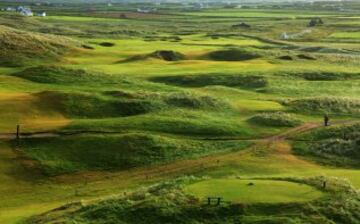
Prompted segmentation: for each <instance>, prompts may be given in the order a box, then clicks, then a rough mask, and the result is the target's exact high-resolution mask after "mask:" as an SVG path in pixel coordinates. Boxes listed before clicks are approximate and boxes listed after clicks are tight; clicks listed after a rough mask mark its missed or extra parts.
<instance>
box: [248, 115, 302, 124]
mask: <svg viewBox="0 0 360 224" xmlns="http://www.w3.org/2000/svg"><path fill="white" fill-rule="evenodd" d="M249 121H250V122H251V123H254V124H260V125H266V126H275V127H294V126H297V125H299V124H301V123H302V122H301V120H299V119H297V118H295V117H293V116H292V115H290V114H287V113H283V112H275V113H262V114H257V115H255V116H253V117H251V118H250V119H249Z"/></svg>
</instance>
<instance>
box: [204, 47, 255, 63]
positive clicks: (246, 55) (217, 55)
mask: <svg viewBox="0 0 360 224" xmlns="http://www.w3.org/2000/svg"><path fill="white" fill-rule="evenodd" d="M206 57H208V58H210V59H212V60H216V61H245V60H251V59H256V58H260V57H261V56H260V55H259V54H257V53H255V52H250V51H247V50H242V49H229V50H219V51H213V52H210V53H208V54H207V55H206Z"/></svg>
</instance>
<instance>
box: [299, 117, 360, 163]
mask: <svg viewBox="0 0 360 224" xmlns="http://www.w3.org/2000/svg"><path fill="white" fill-rule="evenodd" d="M296 139H297V140H301V141H302V142H300V143H297V144H295V147H294V150H295V152H297V153H298V154H301V155H308V156H312V157H313V158H315V159H317V160H318V161H319V162H321V163H325V164H331V165H337V166H355V167H359V164H360V147H359V146H360V125H359V124H355V125H350V126H343V127H330V128H326V129H321V130H317V131H312V132H311V133H308V134H303V135H300V136H298V137H297V138H296Z"/></svg>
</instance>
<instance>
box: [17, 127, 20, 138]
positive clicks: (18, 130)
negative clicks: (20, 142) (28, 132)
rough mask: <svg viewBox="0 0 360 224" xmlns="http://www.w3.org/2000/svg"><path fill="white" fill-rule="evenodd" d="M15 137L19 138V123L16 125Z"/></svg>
mask: <svg viewBox="0 0 360 224" xmlns="http://www.w3.org/2000/svg"><path fill="white" fill-rule="evenodd" d="M16 139H20V125H19V124H18V125H17V126H16Z"/></svg>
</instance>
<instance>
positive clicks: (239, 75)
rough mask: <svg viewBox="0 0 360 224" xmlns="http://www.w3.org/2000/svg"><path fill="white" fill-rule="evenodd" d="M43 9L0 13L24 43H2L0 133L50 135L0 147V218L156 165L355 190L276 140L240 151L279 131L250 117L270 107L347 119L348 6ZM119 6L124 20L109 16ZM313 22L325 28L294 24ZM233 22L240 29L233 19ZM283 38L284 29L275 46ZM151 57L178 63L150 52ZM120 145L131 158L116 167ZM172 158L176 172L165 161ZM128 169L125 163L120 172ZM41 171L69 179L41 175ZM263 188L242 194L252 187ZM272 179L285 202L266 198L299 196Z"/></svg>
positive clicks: (115, 186) (121, 181) (355, 79)
mask: <svg viewBox="0 0 360 224" xmlns="http://www.w3.org/2000/svg"><path fill="white" fill-rule="evenodd" d="M34 7H36V6H34ZM41 7H45V9H46V11H48V12H49V15H50V16H48V17H45V18H40V17H33V18H27V17H21V16H17V15H15V14H11V13H3V12H1V13H0V23H1V24H5V25H6V27H5V26H4V27H1V33H6V34H7V39H6V43H7V44H9V43H10V44H13V45H14V46H15V45H16V46H17V47H18V46H21V44H25V46H26V48H16V51H10V50H9V48H1V49H6V56H8V58H7V61H8V62H11V63H6V64H2V65H1V66H2V67H0V108H1V109H0V130H1V132H2V133H5V132H6V133H10V132H11V133H13V132H14V131H15V129H16V125H17V124H20V125H21V131H22V132H24V133H25V132H32V133H34V132H42V131H45V132H46V133H51V134H55V136H51V137H46V138H43V139H24V141H23V142H22V143H21V144H20V147H19V148H16V149H18V150H16V151H12V149H10V148H9V146H10V143H8V142H4V143H2V145H1V150H2V151H1V152H2V153H5V154H6V155H7V156H4V157H3V158H4V161H3V163H2V164H3V166H0V169H1V173H2V174H1V175H0V176H1V178H2V179H3V180H4V181H2V183H1V185H0V186H1V187H2V188H1V189H2V190H1V192H0V193H1V202H0V207H1V216H0V221H1V222H4V223H14V222H15V221H18V220H20V219H23V218H26V217H28V216H31V215H33V214H38V213H41V212H44V211H46V210H49V209H51V208H54V207H56V206H59V205H60V204H61V203H64V202H68V201H72V200H77V199H83V198H86V199H91V198H94V197H103V196H108V195H111V194H117V193H122V192H123V191H124V190H125V189H127V188H129V187H138V186H141V185H142V184H143V182H144V181H145V182H146V181H148V182H151V181H152V180H147V179H146V175H145V174H143V172H145V171H144V170H146V169H151V167H154V166H155V167H157V166H159V164H166V165H164V167H162V166H160V167H161V169H162V170H160V171H159V170H154V171H153V173H157V174H158V175H159V176H158V178H159V179H168V178H171V177H173V175H175V174H176V175H182V174H183V172H186V173H198V174H199V175H210V176H212V177H216V178H220V179H222V178H224V177H227V176H229V175H234V176H236V175H240V176H245V177H253V176H263V177H264V176H265V177H266V176H278V177H279V176H281V177H288V176H314V175H329V176H337V177H345V178H348V179H349V180H350V181H351V182H352V184H354V185H355V186H356V187H357V188H359V187H360V172H359V170H358V169H356V168H354V167H350V168H348V169H345V168H339V167H326V166H322V165H319V164H315V163H312V162H313V161H311V162H309V161H306V160H301V159H299V158H297V157H296V156H294V155H292V153H291V152H292V151H291V149H288V148H287V147H286V145H285V146H284V145H275V146H273V147H274V148H277V149H278V150H283V151H276V150H274V149H272V148H271V147H272V146H271V145H260V146H257V147H255V148H248V149H244V148H245V146H249V145H252V144H251V142H253V141H256V142H257V140H258V139H260V138H266V137H268V136H271V135H276V134H279V133H282V132H284V131H286V130H287V129H288V127H286V126H285V127H279V126H278V125H272V124H273V119H270V120H271V122H270V125H269V123H268V120H269V118H268V116H265V117H266V122H265V125H264V121H263V120H262V122H251V121H250V119H251V118H252V117H254V116H255V115H257V114H260V115H263V114H269V113H270V114H273V113H278V111H281V112H282V113H286V114H291V116H293V117H295V118H296V119H299V120H301V121H303V122H305V125H307V123H308V122H322V119H323V117H322V116H323V113H324V112H327V113H329V114H330V118H331V121H333V120H337V119H341V120H355V119H358V117H359V101H358V99H359V96H360V79H359V74H360V63H359V61H360V60H359V50H360V47H359V45H358V38H357V34H356V32H353V31H354V30H356V29H358V28H359V17H358V13H357V11H355V12H347V11H344V12H339V11H332V10H324V11H321V10H320V11H319V10H317V11H314V10H310V11H307V10H304V9H295V10H291V9H249V10H248V9H223V8H219V9H217V10H216V11H214V10H212V9H209V10H202V11H200V12H185V11H182V10H179V9H178V8H175V9H174V8H171V9H169V11H167V9H162V10H165V12H166V13H159V14H150V15H142V14H137V13H132V12H131V10H133V8H131V7H135V6H131V7H130V8H126V7H125V8H123V6H116V7H114V10H113V11H103V10H104V6H98V5H95V6H94V7H95V9H96V10H95V11H87V10H85V9H86V7H85V8H84V7H82V6H81V5H80V6H76V7H70V8H69V7H66V6H64V7H63V8H53V7H51V6H49V8H47V6H41ZM58 7H60V6H58ZM97 7H99V8H97ZM136 7H138V6H136ZM136 7H135V8H136ZM314 7H315V6H314ZM319 8H321V7H319ZM41 9H43V8H41ZM47 9H48V10H47ZM121 14H124V15H125V17H127V18H126V19H125V18H119V17H120V15H121ZM314 16H316V17H321V18H322V19H323V20H324V22H325V23H324V25H322V26H318V27H314V28H311V32H308V31H306V32H303V31H304V30H308V29H309V28H308V27H307V24H308V22H309V19H310V18H312V17H314ZM123 17H124V16H123ZM240 22H245V23H247V24H249V25H250V28H249V29H242V28H234V27H233V25H235V24H239V23H240ZM7 26H9V27H11V28H8V27H7ZM5 31H6V32H5ZM29 31H30V33H28V32H29ZM283 32H287V33H288V34H290V35H294V36H295V37H294V38H293V39H289V40H282V39H281V34H282V33H283ZM45 34H55V35H57V36H48V35H45ZM9 37H16V38H9ZM69 37H70V38H72V40H75V41H70V40H69V39H68V38H69ZM2 40H3V39H2ZM18 40H24V41H23V42H22V43H21V44H20V43H19V42H18ZM38 41H40V42H41V43H40V44H36V46H35V45H34V43H39V42H38ZM0 43H2V42H0ZM104 43H107V44H104ZM6 46H9V45H6ZM1 47H2V45H1ZM39 48H40V50H39ZM65 49H66V50H65ZM159 51H171V52H173V53H174V55H175V56H181V57H177V58H176V61H167V60H164V58H163V57H159V56H156V57H154V52H159ZM4 52H5V51H2V53H3V54H4ZM29 52H30V53H29ZM29 54H30V56H31V57H29ZM49 55H50V56H51V57H48V56H49ZM304 55H305V56H304ZM134 58H136V59H137V60H131V59H134ZM282 58H290V59H291V60H283V59H282ZM23 59H26V60H23ZM48 59H51V60H48ZM15 62H16V63H15ZM10 66H12V67H10ZM262 117H264V116H262ZM270 117H272V116H270ZM279 117H281V115H280V116H277V117H276V118H277V119H278V118H279ZM275 120H276V119H275ZM277 121H279V120H276V121H275V122H276V123H277ZM292 122H293V120H291V123H292ZM261 123H262V124H261ZM295 123H296V125H298V124H300V121H298V120H296V122H295ZM294 125H295V124H294ZM289 126H292V125H289ZM57 134H59V135H60V136H57ZM66 134H74V135H73V136H64V135H66ZM90 134H91V135H90ZM139 136H140V137H139ZM129 139H130V140H129ZM227 139H238V141H236V140H231V141H228V142H226V141H227ZM244 140H246V142H244ZM251 140H252V141H251ZM125 143H126V144H125ZM130 143H131V144H130ZM284 144H285V143H284ZM12 146H13V145H12ZM98 148H102V149H103V150H98ZM140 149H142V150H140ZM136 150H140V151H136ZM120 152H126V153H128V154H127V155H129V156H131V158H132V159H134V160H136V161H135V162H134V161H132V163H131V164H130V163H127V161H126V160H125V159H123V158H121V153H120ZM240 152H241V153H244V154H240V155H238V154H236V156H231V158H228V160H226V159H224V162H223V161H222V160H220V161H219V163H217V162H215V163H214V161H212V162H210V164H211V165H214V164H215V165H214V166H212V167H211V168H209V169H204V170H200V171H199V170H198V169H195V168H197V167H202V166H206V165H208V164H207V163H206V161H205V162H204V164H201V163H200V162H199V165H198V166H195V168H194V167H191V166H190V165H189V167H187V166H185V168H182V167H181V165H179V164H177V162H178V163H181V161H182V160H184V159H185V161H183V163H185V164H187V163H189V164H191V163H192V162H193V161H197V160H196V159H201V158H202V157H203V156H210V158H211V156H214V155H219V156H221V155H223V154H225V155H226V154H227V153H240ZM119 154H120V155H119ZM152 155H155V157H152ZM230 155H232V154H230ZM116 156H117V157H116ZM95 157H96V158H95ZM29 158H30V159H31V160H29ZM98 158H102V159H103V160H101V161H100V160H98ZM150 158H155V159H150ZM221 158H222V157H221ZM179 159H180V161H179ZM191 159H193V160H191ZM194 159H195V160H194ZM129 164H130V165H129ZM172 164H175V165H173V166H175V167H172V169H173V170H175V171H174V173H175V174H172V173H171V171H172V169H168V167H167V166H171V165H172ZM216 164H218V165H216ZM23 165H25V167H26V169H24V168H23V167H24V166H23ZM332 165H334V164H332ZM148 166H151V167H149V168H148ZM177 166H179V168H178V167H177ZM130 167H136V168H135V171H133V170H134V169H130V171H129V172H128V173H127V171H128V169H129V168H130ZM142 169H143V170H142ZM182 169H183V170H182ZM14 170H16V172H15V171H14ZM44 170H47V171H48V174H49V173H50V174H53V175H54V174H60V173H68V175H65V176H55V177H51V178H50V177H49V176H47V175H43V173H42V172H43V171H44ZM137 170H140V174H138V173H136V172H138V171H137ZM79 171H81V172H80V173H79ZM165 171H168V172H169V173H170V174H168V173H166V172H165ZM74 172H75V173H74ZM131 172H135V173H136V174H137V175H134V176H133V175H131ZM153 173H150V174H153ZM35 174H36V175H35ZM127 174H128V176H127ZM77 175H78V176H77ZM112 175H114V176H112ZM117 175H119V176H117ZM102 176H105V177H104V178H101V177H102ZM25 177H32V178H25ZM35 177H36V178H35ZM92 178H94V179H92ZM88 179H89V180H88ZM157 180H158V179H156V181H157ZM154 181H155V180H154ZM261 183H263V182H259V183H256V184H255V186H254V189H259V190H261V189H262V186H263V185H262V184H261ZM271 183H272V182H271ZM276 183H282V184H281V186H279V188H281V189H282V188H283V187H284V186H285V187H288V189H287V190H284V192H280V193H284V194H285V196H284V197H280V196H279V197H278V198H275V197H274V198H273V199H272V198H268V200H269V201H271V200H275V199H276V200H278V199H279V198H282V199H284V198H285V199H286V200H287V202H289V201H291V200H293V201H299V200H301V198H302V196H299V195H297V194H296V193H297V192H296V191H297V190H298V189H300V190H304V189H307V186H300V185H297V184H294V185H293V184H288V183H286V182H285V183H283V182H276ZM264 186H265V185H264ZM244 188H245V187H244ZM245 189H247V188H245ZM289 189H293V190H289ZM13 192H16V195H15V196H14V194H13ZM225 193H227V192H225ZM225 193H224V194H225ZM228 193H229V194H232V193H234V194H235V196H236V194H237V193H239V192H236V191H234V192H231V191H229V192H228ZM315 194H316V193H315ZM240 195H241V192H240ZM260 195H261V194H260ZM263 195H264V196H267V195H266V193H265V191H264V193H263ZM230 196H231V195H230ZM255 196H256V195H255ZM312 196H314V195H312ZM315 196H316V195H315ZM315 196H314V197H315ZM231 197H232V196H231ZM253 199H254V200H255V199H256V198H253ZM276 200H275V201H276ZM279 200H280V199H279ZM263 209H264V211H266V208H263ZM3 211H6V213H4V212H3ZM297 211H298V210H297ZM263 215H264V214H263ZM257 218H259V217H257ZM254 219H255V218H254Z"/></svg>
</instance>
